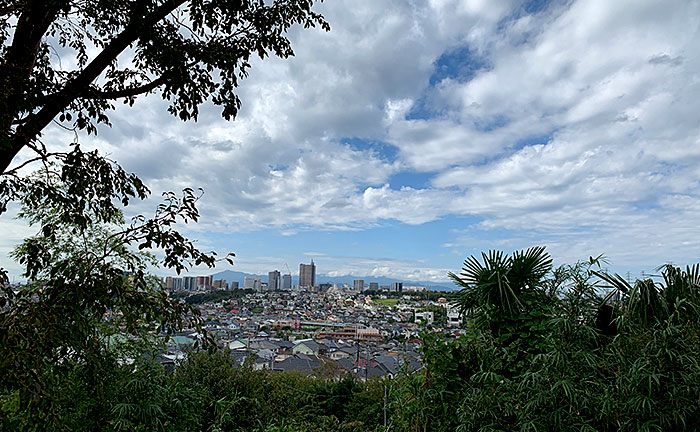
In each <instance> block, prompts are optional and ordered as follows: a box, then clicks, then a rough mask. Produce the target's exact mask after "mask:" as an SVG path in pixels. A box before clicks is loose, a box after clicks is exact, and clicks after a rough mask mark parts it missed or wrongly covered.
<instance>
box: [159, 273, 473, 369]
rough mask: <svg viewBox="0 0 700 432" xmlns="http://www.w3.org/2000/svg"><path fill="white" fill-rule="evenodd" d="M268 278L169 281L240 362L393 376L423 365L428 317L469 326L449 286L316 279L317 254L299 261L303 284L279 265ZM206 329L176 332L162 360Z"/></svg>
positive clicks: (443, 325)
mask: <svg viewBox="0 0 700 432" xmlns="http://www.w3.org/2000/svg"><path fill="white" fill-rule="evenodd" d="M261 279H262V278H261V277H257V276H253V277H248V276H246V277H245V280H244V284H243V288H242V289H241V288H240V287H239V286H238V285H239V283H238V282H235V281H232V282H227V281H226V280H213V276H185V277H182V278H173V277H166V278H165V279H164V285H165V287H166V289H168V291H170V292H171V294H172V295H173V296H177V297H181V298H183V299H184V300H185V301H188V302H190V303H193V304H196V305H197V307H198V308H199V310H200V312H201V314H202V317H204V319H205V326H204V328H205V329H206V331H207V332H208V333H209V334H213V335H215V337H216V340H217V343H218V344H219V345H221V346H222V347H226V348H228V349H229V350H230V353H231V356H233V357H234V358H235V359H236V361H237V362H238V363H239V364H243V363H244V362H246V361H247V362H249V363H250V364H252V365H253V367H255V368H256V369H262V368H269V369H271V370H273V371H279V372H281V371H299V372H301V373H304V374H307V375H317V374H318V373H319V371H323V373H326V374H327V373H328V371H336V372H337V373H339V374H343V373H352V374H354V375H355V376H357V377H358V378H359V379H363V380H364V379H368V378H372V377H377V376H389V377H393V376H394V375H395V374H396V373H397V372H399V371H400V370H401V369H402V368H407V369H411V370H415V369H417V368H420V367H421V358H420V345H421V343H422V342H421V339H420V332H421V330H422V329H423V328H424V326H425V325H430V326H432V327H433V330H437V331H442V332H443V333H445V334H452V335H458V334H461V333H462V330H461V328H460V327H461V324H462V317H461V315H460V313H459V311H458V310H457V308H456V307H454V306H453V305H452V303H451V302H450V301H449V300H448V299H447V298H446V297H447V296H448V294H447V293H436V292H430V291H428V290H426V289H425V287H420V286H404V285H403V284H402V283H400V282H394V283H392V284H391V285H379V284H378V283H375V282H370V283H369V284H365V281H364V280H355V281H354V283H353V285H352V286H350V285H348V284H343V285H342V286H339V285H338V284H330V283H320V284H317V283H316V265H315V264H314V262H313V261H311V263H310V264H301V265H300V266H299V284H298V285H292V275H291V273H287V274H280V272H279V271H277V270H275V271H272V272H269V274H268V280H267V283H265V282H262V280H261ZM227 292H228V293H229V294H231V295H226V294H227ZM213 294H222V295H213ZM233 294H236V295H233ZM195 299H196V300H195ZM200 337H201V334H200V333H198V332H197V331H196V330H195V329H189V330H187V329H186V330H184V331H182V332H179V333H178V334H177V335H175V336H173V337H171V338H170V339H169V342H168V349H167V352H166V353H164V354H163V355H162V356H161V358H160V361H161V363H164V364H166V365H172V366H173V367H174V366H175V365H176V364H177V361H178V359H180V358H183V356H184V353H183V352H184V351H186V350H187V349H188V347H189V346H191V345H193V344H195V342H196V340H197V339H198V338H200Z"/></svg>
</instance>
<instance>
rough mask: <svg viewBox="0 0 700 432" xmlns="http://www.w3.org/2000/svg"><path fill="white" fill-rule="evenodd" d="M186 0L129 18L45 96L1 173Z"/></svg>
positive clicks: (6, 156) (175, 0)
mask: <svg viewBox="0 0 700 432" xmlns="http://www.w3.org/2000/svg"><path fill="white" fill-rule="evenodd" d="M185 1H186V0H169V1H166V2H165V3H163V4H162V5H160V6H159V7H158V8H157V9H156V10H155V11H153V13H151V14H150V15H148V16H146V17H144V18H143V19H139V20H133V21H131V22H130V23H129V24H128V25H127V26H126V27H125V28H124V30H123V31H122V32H121V33H119V35H117V37H115V38H114V39H112V41H111V42H110V43H109V44H108V45H107V46H106V47H105V48H104V49H103V50H102V51H101V52H100V53H99V54H98V55H97V57H95V58H94V59H93V60H92V61H91V62H90V63H89V64H88V65H87V66H86V67H85V69H83V70H82V71H81V72H80V73H79V74H78V75H77V76H76V77H75V78H73V79H72V80H70V81H69V82H68V83H67V84H66V86H65V87H64V88H63V90H61V91H60V92H58V93H55V95H54V96H53V97H51V98H49V99H48V101H47V102H46V104H45V105H44V106H43V107H42V108H41V109H40V110H39V112H37V113H36V114H33V115H31V116H30V117H29V119H28V121H27V122H26V123H25V124H23V125H21V126H20V127H18V128H17V130H16V131H15V134H14V136H13V137H12V138H11V143H10V148H8V149H7V150H3V153H4V154H3V155H2V156H3V157H2V158H0V172H4V171H5V170H6V169H7V167H8V166H9V164H10V162H11V161H12V159H13V158H14V156H15V155H17V153H19V151H20V150H21V149H22V147H24V146H25V145H27V143H29V142H30V141H32V140H33V139H35V138H36V137H37V136H38V135H39V134H40V133H41V131H42V130H43V129H44V128H45V127H46V126H47V125H48V124H49V123H51V120H52V119H53V118H54V117H56V115H58V114H59V113H60V112H61V111H62V110H64V109H65V108H66V106H68V104H70V103H71V102H72V101H73V100H75V99H76V98H77V97H79V96H80V95H81V94H83V93H84V92H85V90H86V89H87V88H88V87H89V86H90V84H91V83H92V82H93V81H94V80H95V79H97V77H98V76H100V75H101V74H102V72H104V70H105V69H106V68H107V67H108V66H109V65H110V64H111V63H112V62H113V61H114V60H115V59H116V58H117V57H118V56H119V54H121V53H122V51H124V50H125V49H126V48H127V47H128V46H129V45H131V44H132V43H133V42H134V41H136V40H137V39H138V38H139V36H140V35H141V32H142V31H143V29H144V28H148V27H152V26H154V25H155V24H156V23H158V22H159V21H161V20H163V19H165V18H166V17H167V16H168V15H169V14H170V13H171V12H172V11H174V10H175V9H177V8H178V7H180V6H181V5H182V4H183V3H185Z"/></svg>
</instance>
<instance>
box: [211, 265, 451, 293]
mask: <svg viewBox="0 0 700 432" xmlns="http://www.w3.org/2000/svg"><path fill="white" fill-rule="evenodd" d="M213 276H214V280H218V279H224V280H225V281H226V282H228V283H231V282H238V286H239V287H241V288H243V280H244V278H245V277H246V276H253V277H259V278H261V280H262V282H267V274H264V275H258V274H252V273H243V272H237V271H233V270H224V271H222V272H218V273H214V275H213ZM356 279H361V280H364V281H365V289H366V288H367V287H368V286H369V284H370V282H376V283H378V284H379V285H380V286H382V285H391V284H392V282H402V283H403V284H404V285H408V286H424V287H426V288H428V289H430V290H431V291H452V290H454V289H457V288H456V287H455V286H454V285H450V284H447V283H445V284H436V283H435V282H426V281H407V280H400V279H392V278H387V277H376V276H328V275H323V274H318V275H316V283H317V284H322V283H331V284H333V283H335V284H338V285H343V284H348V285H350V286H352V284H353V281H354V280H356ZM298 284H299V276H292V285H298Z"/></svg>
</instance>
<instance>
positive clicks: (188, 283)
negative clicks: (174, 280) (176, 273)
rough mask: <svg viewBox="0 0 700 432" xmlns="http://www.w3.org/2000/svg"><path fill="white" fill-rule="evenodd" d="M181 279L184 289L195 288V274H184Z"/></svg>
mask: <svg viewBox="0 0 700 432" xmlns="http://www.w3.org/2000/svg"><path fill="white" fill-rule="evenodd" d="M183 279H184V281H183V288H184V289H185V291H196V290H197V276H185V277H184V278H183Z"/></svg>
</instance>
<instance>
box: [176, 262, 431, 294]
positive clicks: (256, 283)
mask: <svg viewBox="0 0 700 432" xmlns="http://www.w3.org/2000/svg"><path fill="white" fill-rule="evenodd" d="M287 271H288V273H286V274H282V273H280V272H279V270H273V271H271V272H269V273H268V274H267V282H263V281H262V277H260V276H246V277H245V278H244V280H243V289H249V290H253V291H255V292H262V291H289V290H292V289H298V290H300V291H312V292H319V291H320V292H324V291H327V290H329V289H330V288H331V287H332V286H333V285H332V284H329V283H324V284H317V283H316V264H315V263H314V260H311V264H304V263H301V264H299V284H298V285H295V286H293V285H292V274H291V273H289V268H287ZM165 288H166V289H168V290H169V291H188V292H201V291H216V290H235V289H238V288H239V285H238V282H237V281H231V282H226V281H225V280H223V279H219V280H214V277H213V276H184V277H169V276H168V277H166V278H165ZM345 289H346V290H350V289H352V291H355V292H362V291H365V290H371V291H388V292H404V291H419V290H420V291H422V290H424V289H425V288H423V287H408V286H407V287H404V286H403V283H401V282H394V283H392V284H391V285H381V286H380V285H379V284H378V283H377V282H370V283H369V285H366V284H365V281H364V280H362V279H356V280H354V281H353V286H352V288H350V287H349V286H348V287H346V288H345Z"/></svg>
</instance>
